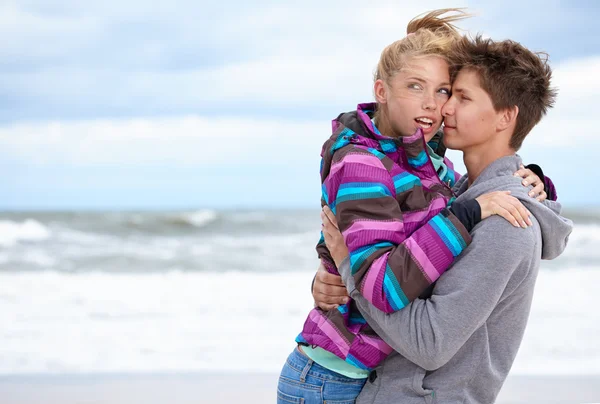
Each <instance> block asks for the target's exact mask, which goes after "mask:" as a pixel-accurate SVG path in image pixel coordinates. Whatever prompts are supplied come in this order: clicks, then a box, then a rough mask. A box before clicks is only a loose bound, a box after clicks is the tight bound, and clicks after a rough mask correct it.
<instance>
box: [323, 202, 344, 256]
mask: <svg viewBox="0 0 600 404" xmlns="http://www.w3.org/2000/svg"><path fill="white" fill-rule="evenodd" d="M321 220H322V221H323V236H324V238H325V245H326V246H327V249H328V250H329V254H331V258H333V262H335V266H336V267H338V268H339V267H340V265H341V263H342V261H344V259H345V258H346V257H347V256H348V255H349V254H348V247H346V242H345V241H344V237H343V236H342V233H340V230H339V229H338V225H337V220H336V218H335V215H334V214H333V212H332V211H331V209H329V206H327V205H325V206H324V207H323V210H322V211H321Z"/></svg>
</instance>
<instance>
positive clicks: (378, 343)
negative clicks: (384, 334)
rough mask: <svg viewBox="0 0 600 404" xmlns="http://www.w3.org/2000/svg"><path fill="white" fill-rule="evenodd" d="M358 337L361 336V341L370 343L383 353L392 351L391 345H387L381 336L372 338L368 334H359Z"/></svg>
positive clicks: (386, 353)
mask: <svg viewBox="0 0 600 404" xmlns="http://www.w3.org/2000/svg"><path fill="white" fill-rule="evenodd" d="M360 337H361V338H362V340H363V342H366V343H367V344H369V345H371V346H372V347H375V348H377V349H378V350H379V351H381V352H383V353H384V354H385V355H389V354H391V353H392V351H393V349H392V347H391V346H389V345H388V344H386V343H385V341H384V340H382V339H381V338H373V337H370V336H368V335H361V336H360Z"/></svg>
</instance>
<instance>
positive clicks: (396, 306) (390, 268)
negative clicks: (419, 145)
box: [324, 152, 471, 313]
mask: <svg viewBox="0 0 600 404" xmlns="http://www.w3.org/2000/svg"><path fill="white" fill-rule="evenodd" d="M397 192H403V195H404V196H405V197H406V199H407V200H408V199H413V200H416V199H419V198H426V197H430V198H431V194H429V195H425V192H424V190H423V188H422V186H421V183H420V180H419V179H418V178H417V177H416V176H414V175H412V174H409V173H402V174H400V175H396V176H395V177H394V178H392V176H391V175H390V174H389V173H388V171H387V169H386V168H385V167H384V166H383V163H382V162H381V160H380V159H379V158H378V157H377V156H376V155H374V154H371V153H367V152H365V153H354V154H352V153H350V154H347V155H346V156H344V157H343V158H342V159H341V160H340V161H339V162H337V163H335V164H334V165H332V169H331V172H330V175H329V176H328V178H327V179H326V181H325V182H324V193H325V194H324V199H325V200H326V201H328V204H329V206H330V207H331V209H332V211H333V212H334V214H335V215H336V218H337V221H338V226H339V229H340V231H341V232H342V235H343V237H344V241H345V242H346V246H347V247H348V250H349V254H350V268H351V274H352V276H353V278H354V280H355V283H356V286H357V290H358V291H359V292H360V293H361V295H362V296H364V298H365V299H366V300H367V301H368V302H370V303H371V304H373V305H374V306H375V307H376V308H378V309H379V310H382V311H384V312H386V313H391V312H394V311H397V310H400V309H402V308H403V307H405V306H406V305H408V304H409V302H411V301H412V300H414V299H416V298H417V297H418V296H419V295H420V294H421V292H423V291H424V290H425V289H426V288H427V287H428V286H429V285H431V284H432V283H433V282H434V281H435V280H437V279H438V277H439V276H440V274H441V273H443V272H444V271H445V270H446V269H448V267H449V266H450V265H451V264H452V262H453V261H454V259H455V258H456V257H457V256H458V255H459V254H460V253H461V252H462V251H463V250H464V249H465V248H466V247H467V245H468V244H469V243H470V242H471V238H470V236H469V233H468V231H467V230H466V229H465V227H464V226H463V225H462V224H461V223H460V221H459V220H458V219H457V218H456V217H455V216H454V215H453V214H452V213H451V212H450V211H449V210H448V209H447V208H446V203H445V201H444V200H443V199H442V198H436V199H433V200H431V201H430V202H429V204H428V207H427V209H425V210H423V211H418V212H408V213H403V212H402V211H401V210H400V204H399V202H398V201H397V200H396V193H397ZM432 210H436V211H439V213H437V214H436V215H433V212H432ZM432 215H433V216H432ZM426 218H430V219H429V220H426ZM415 223H416V224H417V229H416V230H414V231H410V232H407V227H408V226H410V227H412V228H414V226H415ZM419 226H420V227H419ZM407 233H408V234H410V236H409V237H406V234H407Z"/></svg>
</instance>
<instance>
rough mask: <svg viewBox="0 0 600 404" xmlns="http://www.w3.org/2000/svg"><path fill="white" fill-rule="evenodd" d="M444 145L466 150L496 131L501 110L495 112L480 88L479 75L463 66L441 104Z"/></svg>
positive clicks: (490, 136)
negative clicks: (448, 95) (446, 100)
mask: <svg viewBox="0 0 600 404" xmlns="http://www.w3.org/2000/svg"><path fill="white" fill-rule="evenodd" d="M442 115H443V116H444V144H445V145H446V147H448V148H449V149H455V150H462V151H465V150H468V149H469V148H472V147H476V146H479V145H483V144H485V143H486V142H487V141H489V140H490V139H491V138H492V137H493V136H494V135H495V134H496V133H497V131H496V128H497V127H498V126H497V125H498V122H499V119H500V118H501V116H502V113H501V112H496V110H495V109H494V106H493V104H492V99H491V98H490V96H489V94H488V93H487V92H486V91H485V90H484V89H483V88H481V85H480V80H479V74H478V73H477V72H475V71H473V70H468V69H463V70H461V71H460V72H459V73H458V76H457V77H456V80H454V83H453V84H452V96H451V97H450V99H449V100H448V102H447V103H446V104H444V106H443V107H442Z"/></svg>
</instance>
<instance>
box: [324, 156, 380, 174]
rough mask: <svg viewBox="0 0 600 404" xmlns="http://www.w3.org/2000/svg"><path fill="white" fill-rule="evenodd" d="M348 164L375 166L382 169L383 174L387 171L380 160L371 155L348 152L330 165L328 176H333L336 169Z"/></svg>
mask: <svg viewBox="0 0 600 404" xmlns="http://www.w3.org/2000/svg"><path fill="white" fill-rule="evenodd" d="M348 164H359V165H362V166H370V167H374V168H377V169H379V170H381V171H383V172H384V173H385V174H387V173H388V171H387V170H386V169H385V167H384V166H383V164H382V163H381V161H380V160H379V159H378V158H377V157H375V156H373V155H368V154H348V155H346V156H345V157H344V158H343V159H342V160H340V161H337V162H335V163H333V164H332V165H331V168H330V170H329V175H328V177H332V176H334V175H335V174H336V173H337V172H338V171H340V169H341V168H343V167H345V166H347V165H348Z"/></svg>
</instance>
